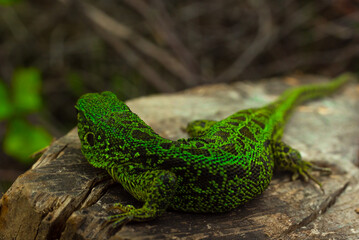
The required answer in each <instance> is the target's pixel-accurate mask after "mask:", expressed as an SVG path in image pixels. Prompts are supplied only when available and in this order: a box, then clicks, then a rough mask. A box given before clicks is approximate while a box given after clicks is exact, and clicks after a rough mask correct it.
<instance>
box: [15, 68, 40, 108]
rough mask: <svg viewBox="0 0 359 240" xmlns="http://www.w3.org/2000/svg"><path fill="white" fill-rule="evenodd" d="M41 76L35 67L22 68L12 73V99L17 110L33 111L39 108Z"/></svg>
mask: <svg viewBox="0 0 359 240" xmlns="http://www.w3.org/2000/svg"><path fill="white" fill-rule="evenodd" d="M40 89H41V76H40V72H39V71H38V70H37V69H35V68H23V69H19V70H17V71H16V72H15V73H14V78H13V99H14V104H15V107H16V109H17V111H20V112H34V111H37V110H39V109H40V108H41V105H42V102H41V96H40Z"/></svg>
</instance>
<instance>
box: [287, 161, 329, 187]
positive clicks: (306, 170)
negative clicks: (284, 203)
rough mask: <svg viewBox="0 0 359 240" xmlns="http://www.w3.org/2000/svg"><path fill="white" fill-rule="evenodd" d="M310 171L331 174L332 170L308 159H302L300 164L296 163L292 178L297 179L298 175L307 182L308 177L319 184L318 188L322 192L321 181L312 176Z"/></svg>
mask: <svg viewBox="0 0 359 240" xmlns="http://www.w3.org/2000/svg"><path fill="white" fill-rule="evenodd" d="M311 171H319V172H325V173H327V174H331V172H332V171H331V169H330V168H322V167H319V166H316V165H314V164H312V163H310V162H308V161H303V160H302V161H301V164H300V165H298V168H296V171H295V172H294V173H293V176H292V180H295V179H297V178H298V176H299V175H300V176H301V177H303V178H304V181H305V182H308V181H309V179H310V180H312V181H313V182H315V183H316V184H317V185H318V186H319V188H320V190H321V191H322V192H323V193H324V189H323V185H322V183H321V182H320V181H319V180H318V179H316V178H315V177H313V175H312V174H311V173H310V172H311Z"/></svg>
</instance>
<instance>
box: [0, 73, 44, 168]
mask: <svg viewBox="0 0 359 240" xmlns="http://www.w3.org/2000/svg"><path fill="white" fill-rule="evenodd" d="M0 81H1V82H0V100H1V111H0V120H2V121H6V123H7V128H6V133H5V138H4V140H3V146H2V147H3V150H4V152H5V153H6V154H8V155H9V156H12V157H14V158H16V159H17V160H19V161H21V162H23V163H30V162H32V159H31V158H30V155H31V154H33V153H34V152H35V151H38V150H39V149H41V148H44V147H45V146H47V145H49V143H50V141H51V135H50V134H49V133H48V132H47V131H46V130H45V129H44V128H43V127H40V126H34V125H33V124H31V123H29V122H28V121H27V120H26V116H27V115H29V114H31V113H35V112H37V111H39V110H40V109H41V107H42V99H41V96H40V88H41V77H40V73H39V71H38V70H37V69H35V68H22V69H18V70H16V71H15V73H14V77H13V81H12V87H11V89H8V88H7V87H6V86H5V84H4V82H3V80H0ZM9 93H11V94H9Z"/></svg>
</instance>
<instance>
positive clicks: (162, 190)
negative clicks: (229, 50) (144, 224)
mask: <svg viewBox="0 0 359 240" xmlns="http://www.w3.org/2000/svg"><path fill="white" fill-rule="evenodd" d="M345 82H346V79H344V78H338V79H337V80H335V81H332V82H331V83H328V84H325V85H310V86H303V87H299V88H294V89H290V90H288V91H286V92H284V93H283V94H282V95H281V96H280V97H279V99H278V100H277V101H276V102H274V103H272V104H269V105H267V106H265V107H262V108H257V109H246V110H242V111H239V112H237V113H234V114H233V115H231V116H229V117H227V118H225V119H223V120H221V121H210V120H199V121H194V122H192V123H190V124H189V125H188V127H187V131H188V132H189V135H190V136H191V137H190V138H188V139H179V140H177V141H172V140H168V139H165V138H162V137H161V136H159V135H158V134H157V133H155V132H154V131H153V130H152V128H151V127H150V126H148V125H147V124H146V123H145V122H144V121H142V120H141V119H140V118H139V117H138V116H137V115H136V114H135V113H133V112H132V111H131V110H130V109H129V108H128V107H127V106H126V104H125V103H123V102H121V101H119V100H118V99H117V98H116V96H115V95H114V94H113V93H111V92H103V93H91V94H85V95H83V96H82V97H81V98H80V99H79V100H78V102H77V104H76V109H77V110H78V115H77V118H78V135H79V138H80V140H81V144H82V153H83V154H84V156H85V157H86V159H87V160H88V161H89V163H90V164H92V165H93V166H94V167H98V168H104V169H106V170H107V171H108V172H109V174H110V175H111V176H112V177H113V178H114V179H115V180H116V181H117V182H119V183H121V184H122V186H123V187H124V188H125V189H126V190H127V191H128V192H129V193H131V194H132V195H133V196H134V197H135V198H137V199H139V200H140V201H143V202H144V205H143V207H142V208H134V207H133V206H122V205H121V204H119V203H118V204H116V207H117V208H118V209H120V210H121V211H122V213H120V214H117V215H114V216H111V217H110V218H109V220H111V221H114V222H115V223H117V224H124V223H126V222H128V221H131V220H133V221H146V220H149V219H153V218H154V217H157V216H159V215H161V214H162V213H163V212H164V211H165V210H166V209H167V208H172V209H177V210H183V211H188V212H225V211H228V210H231V209H233V208H236V207H238V206H239V205H241V204H243V203H245V202H247V201H248V200H251V199H253V198H255V197H256V196H258V195H259V194H261V193H262V192H263V191H264V190H265V189H266V188H267V186H268V184H269V183H270V181H271V178H272V175H273V170H274V167H278V168H281V169H285V170H293V169H297V170H298V169H299V170H301V169H302V167H301V166H302V165H303V164H302V163H303V162H304V161H302V160H301V158H300V154H299V153H298V152H297V151H296V150H294V149H292V148H291V147H290V146H288V145H286V144H284V143H283V142H281V140H280V139H281V137H282V134H283V127H284V125H285V122H286V120H287V118H288V116H289V114H290V112H291V110H292V109H293V107H295V106H296V105H298V104H299V103H301V102H303V101H304V100H308V99H312V98H316V97H320V96H324V95H326V94H329V93H330V92H332V91H334V90H335V89H336V88H338V87H339V86H341V85H342V84H344V83H345ZM301 164H302V165H301ZM306 166H309V165H308V164H307V165H306ZM299 170H298V171H299Z"/></svg>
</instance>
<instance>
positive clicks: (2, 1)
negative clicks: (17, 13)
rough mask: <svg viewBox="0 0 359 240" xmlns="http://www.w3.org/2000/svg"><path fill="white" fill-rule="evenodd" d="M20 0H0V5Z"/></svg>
mask: <svg viewBox="0 0 359 240" xmlns="http://www.w3.org/2000/svg"><path fill="white" fill-rule="evenodd" d="M20 1H21V0H0V5H5V6H7V5H12V4H14V3H17V2H20Z"/></svg>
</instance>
